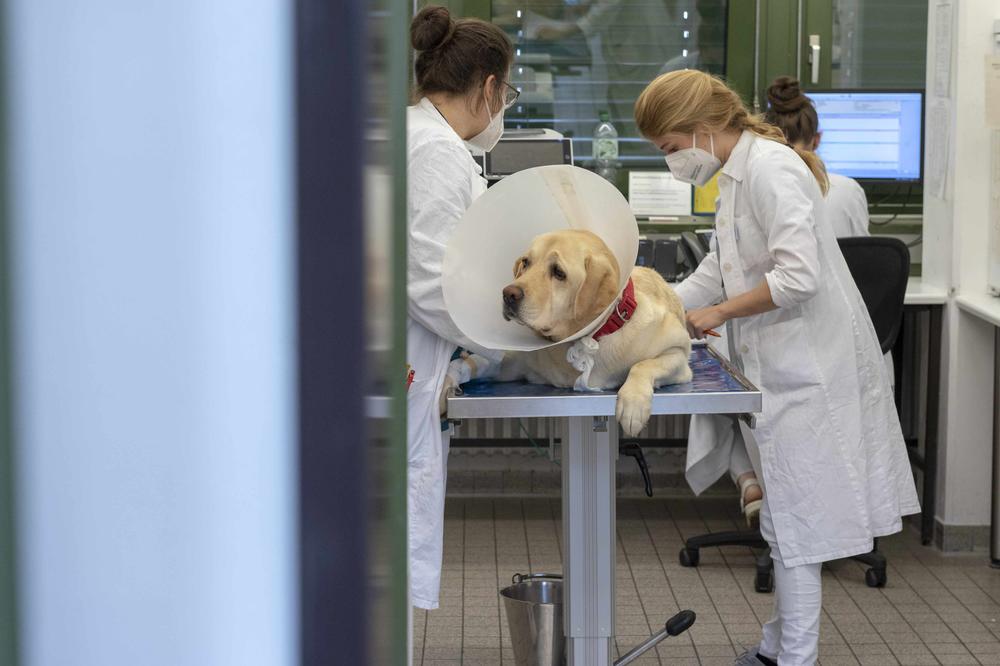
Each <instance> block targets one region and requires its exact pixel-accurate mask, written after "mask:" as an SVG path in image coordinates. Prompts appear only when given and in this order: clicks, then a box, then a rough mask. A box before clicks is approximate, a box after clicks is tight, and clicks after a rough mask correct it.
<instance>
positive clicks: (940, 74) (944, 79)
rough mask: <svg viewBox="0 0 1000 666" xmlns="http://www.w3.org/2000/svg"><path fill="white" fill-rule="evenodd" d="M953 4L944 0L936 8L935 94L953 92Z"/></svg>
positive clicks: (940, 95) (943, 94)
mask: <svg viewBox="0 0 1000 666" xmlns="http://www.w3.org/2000/svg"><path fill="white" fill-rule="evenodd" d="M953 16H954V12H953V11H952V4H951V3H950V2H942V3H939V4H938V5H937V7H935V9H934V94H935V95H936V96H937V97H948V96H949V95H950V94H951V47H952V43H953V41H952V40H953V38H954V35H953V34H952V32H953V31H952V25H953V22H952V17H953Z"/></svg>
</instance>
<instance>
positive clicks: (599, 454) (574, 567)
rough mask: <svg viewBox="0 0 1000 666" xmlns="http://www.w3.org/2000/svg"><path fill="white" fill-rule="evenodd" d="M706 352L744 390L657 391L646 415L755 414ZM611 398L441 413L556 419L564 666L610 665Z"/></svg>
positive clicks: (480, 405) (483, 402)
mask: <svg viewBox="0 0 1000 666" xmlns="http://www.w3.org/2000/svg"><path fill="white" fill-rule="evenodd" d="M708 352H709V354H710V355H711V356H712V357H713V358H715V359H717V360H718V361H719V362H720V364H721V365H722V367H723V368H724V369H725V370H726V371H727V372H728V373H729V375H731V377H732V378H734V379H736V381H737V382H738V383H739V384H741V385H742V386H743V388H744V389H745V390H743V391H737V392H732V391H731V392H720V393H687V394H685V393H673V394H663V393H657V394H654V399H653V414H705V413H713V414H744V413H747V412H759V411H760V409H761V394H760V391H759V390H758V389H757V388H756V387H754V386H753V385H752V384H751V383H750V382H749V381H748V380H747V379H746V378H745V377H744V376H743V375H742V374H741V373H740V372H739V371H738V370H736V369H735V368H734V367H733V366H732V365H730V364H729V363H728V362H727V361H726V360H725V359H723V358H721V357H719V356H718V355H717V354H716V353H715V352H714V351H712V350H711V349H709V350H708ZM727 396H728V397H727ZM615 400H616V395H615V393H613V392H602V393H599V394H585V393H581V394H577V395H574V396H565V395H561V396H558V397H557V398H552V399H547V398H544V397H543V398H539V397H537V396H532V397H530V398H525V399H519V398H517V397H509V398H490V397H470V396H456V397H453V398H451V399H450V400H449V402H448V413H449V416H450V417H451V418H453V419H461V418H494V417H529V418H531V417H559V418H562V419H563V428H564V429H563V433H565V441H564V442H563V446H562V481H563V483H562V521H563V580H564V588H563V595H564V596H563V629H564V633H565V636H566V664H567V666H604V665H608V664H612V663H613V662H614V654H615V652H614V648H615V641H614V639H615V552H616V546H617V539H616V526H615V520H616V515H615V514H616V512H615V501H616V492H615V490H616V487H615V486H616V484H615V472H616V463H617V460H618V424H617V422H616V421H615V417H614V406H615Z"/></svg>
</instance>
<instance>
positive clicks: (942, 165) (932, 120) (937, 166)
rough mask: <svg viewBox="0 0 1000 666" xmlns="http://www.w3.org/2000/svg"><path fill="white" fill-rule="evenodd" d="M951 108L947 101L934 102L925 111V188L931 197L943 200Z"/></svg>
mask: <svg viewBox="0 0 1000 666" xmlns="http://www.w3.org/2000/svg"><path fill="white" fill-rule="evenodd" d="M950 135H951V108H950V106H949V102H948V100H945V99H939V100H935V101H934V103H933V104H932V105H931V107H930V108H929V109H927V139H926V141H927V153H926V155H925V156H924V164H925V165H926V168H927V174H926V183H925V187H926V188H927V191H928V192H929V193H930V194H931V196H934V197H937V198H938V199H944V192H945V189H944V186H945V178H946V176H947V174H948V161H949V156H950V154H951V151H950V146H951V139H950Z"/></svg>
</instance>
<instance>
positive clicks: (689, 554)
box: [680, 547, 701, 567]
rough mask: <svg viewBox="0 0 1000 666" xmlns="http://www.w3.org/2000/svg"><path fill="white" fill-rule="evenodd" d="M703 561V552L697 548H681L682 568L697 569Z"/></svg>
mask: <svg viewBox="0 0 1000 666" xmlns="http://www.w3.org/2000/svg"><path fill="white" fill-rule="evenodd" d="M700 559H701V552H699V550H698V549H697V548H686V547H685V548H681V552H680V561H681V566H682V567H696V566H698V561H699V560H700Z"/></svg>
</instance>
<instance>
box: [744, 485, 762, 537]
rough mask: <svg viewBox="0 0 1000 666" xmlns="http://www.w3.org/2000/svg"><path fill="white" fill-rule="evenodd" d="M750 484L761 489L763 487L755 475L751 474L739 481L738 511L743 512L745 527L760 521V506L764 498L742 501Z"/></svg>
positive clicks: (751, 526) (754, 525)
mask: <svg viewBox="0 0 1000 666" xmlns="http://www.w3.org/2000/svg"><path fill="white" fill-rule="evenodd" d="M750 486H757V487H758V488H761V490H763V488H762V487H761V485H760V482H759V481H758V480H757V477H753V476H751V477H749V478H746V479H743V480H742V481H741V482H740V511H742V512H743V517H744V518H746V521H747V527H749V528H751V529H753V528H754V527H756V526H757V525H758V523H759V521H760V508H761V507H762V506H763V505H764V500H763V499H759V500H753V501H752V502H745V503H744V500H743V498H744V497H746V494H747V488H749V487H750Z"/></svg>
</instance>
